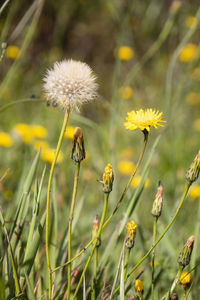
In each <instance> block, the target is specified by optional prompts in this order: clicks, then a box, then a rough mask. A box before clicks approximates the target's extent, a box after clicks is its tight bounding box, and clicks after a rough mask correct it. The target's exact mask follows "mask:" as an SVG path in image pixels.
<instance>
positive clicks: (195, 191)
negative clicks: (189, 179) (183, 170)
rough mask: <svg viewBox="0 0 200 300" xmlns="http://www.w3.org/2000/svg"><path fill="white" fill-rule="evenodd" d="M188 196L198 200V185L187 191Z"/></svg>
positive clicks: (199, 186)
mask: <svg viewBox="0 0 200 300" xmlns="http://www.w3.org/2000/svg"><path fill="white" fill-rule="evenodd" d="M189 195H190V196H191V197H192V198H200V185H195V186H192V187H191V188H190V190H189Z"/></svg>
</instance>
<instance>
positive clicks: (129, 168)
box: [117, 160, 135, 174]
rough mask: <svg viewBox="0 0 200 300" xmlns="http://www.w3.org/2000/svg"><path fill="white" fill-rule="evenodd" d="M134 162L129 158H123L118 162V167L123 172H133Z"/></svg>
mask: <svg viewBox="0 0 200 300" xmlns="http://www.w3.org/2000/svg"><path fill="white" fill-rule="evenodd" d="M134 168H135V166H134V164H133V163H132V162H131V161H129V160H121V161H120V162H119V163H118V164H117V169H118V171H119V172H120V173H121V174H131V173H133V171H134Z"/></svg>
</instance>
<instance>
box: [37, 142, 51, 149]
mask: <svg viewBox="0 0 200 300" xmlns="http://www.w3.org/2000/svg"><path fill="white" fill-rule="evenodd" d="M40 148H41V149H44V148H49V144H48V143H47V142H46V141H36V142H35V143H34V149H35V150H36V151H38V150H40Z"/></svg>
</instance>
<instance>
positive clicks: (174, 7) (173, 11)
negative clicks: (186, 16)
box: [170, 0, 182, 15]
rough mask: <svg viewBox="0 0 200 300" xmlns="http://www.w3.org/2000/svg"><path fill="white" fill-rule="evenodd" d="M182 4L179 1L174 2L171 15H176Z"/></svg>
mask: <svg viewBox="0 0 200 300" xmlns="http://www.w3.org/2000/svg"><path fill="white" fill-rule="evenodd" d="M181 5H182V3H181V1H179V0H174V1H173V2H172V4H171V6H170V13H171V14H172V15H174V14H176V13H177V12H178V10H179V9H180V7H181Z"/></svg>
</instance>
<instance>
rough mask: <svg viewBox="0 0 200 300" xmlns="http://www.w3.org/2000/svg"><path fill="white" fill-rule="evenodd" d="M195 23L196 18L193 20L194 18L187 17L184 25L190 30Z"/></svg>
mask: <svg viewBox="0 0 200 300" xmlns="http://www.w3.org/2000/svg"><path fill="white" fill-rule="evenodd" d="M196 21H197V18H195V17H194V16H189V17H187V18H186V20H185V24H186V26H187V27H188V28H192V27H193V26H194V23H195V22H196Z"/></svg>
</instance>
